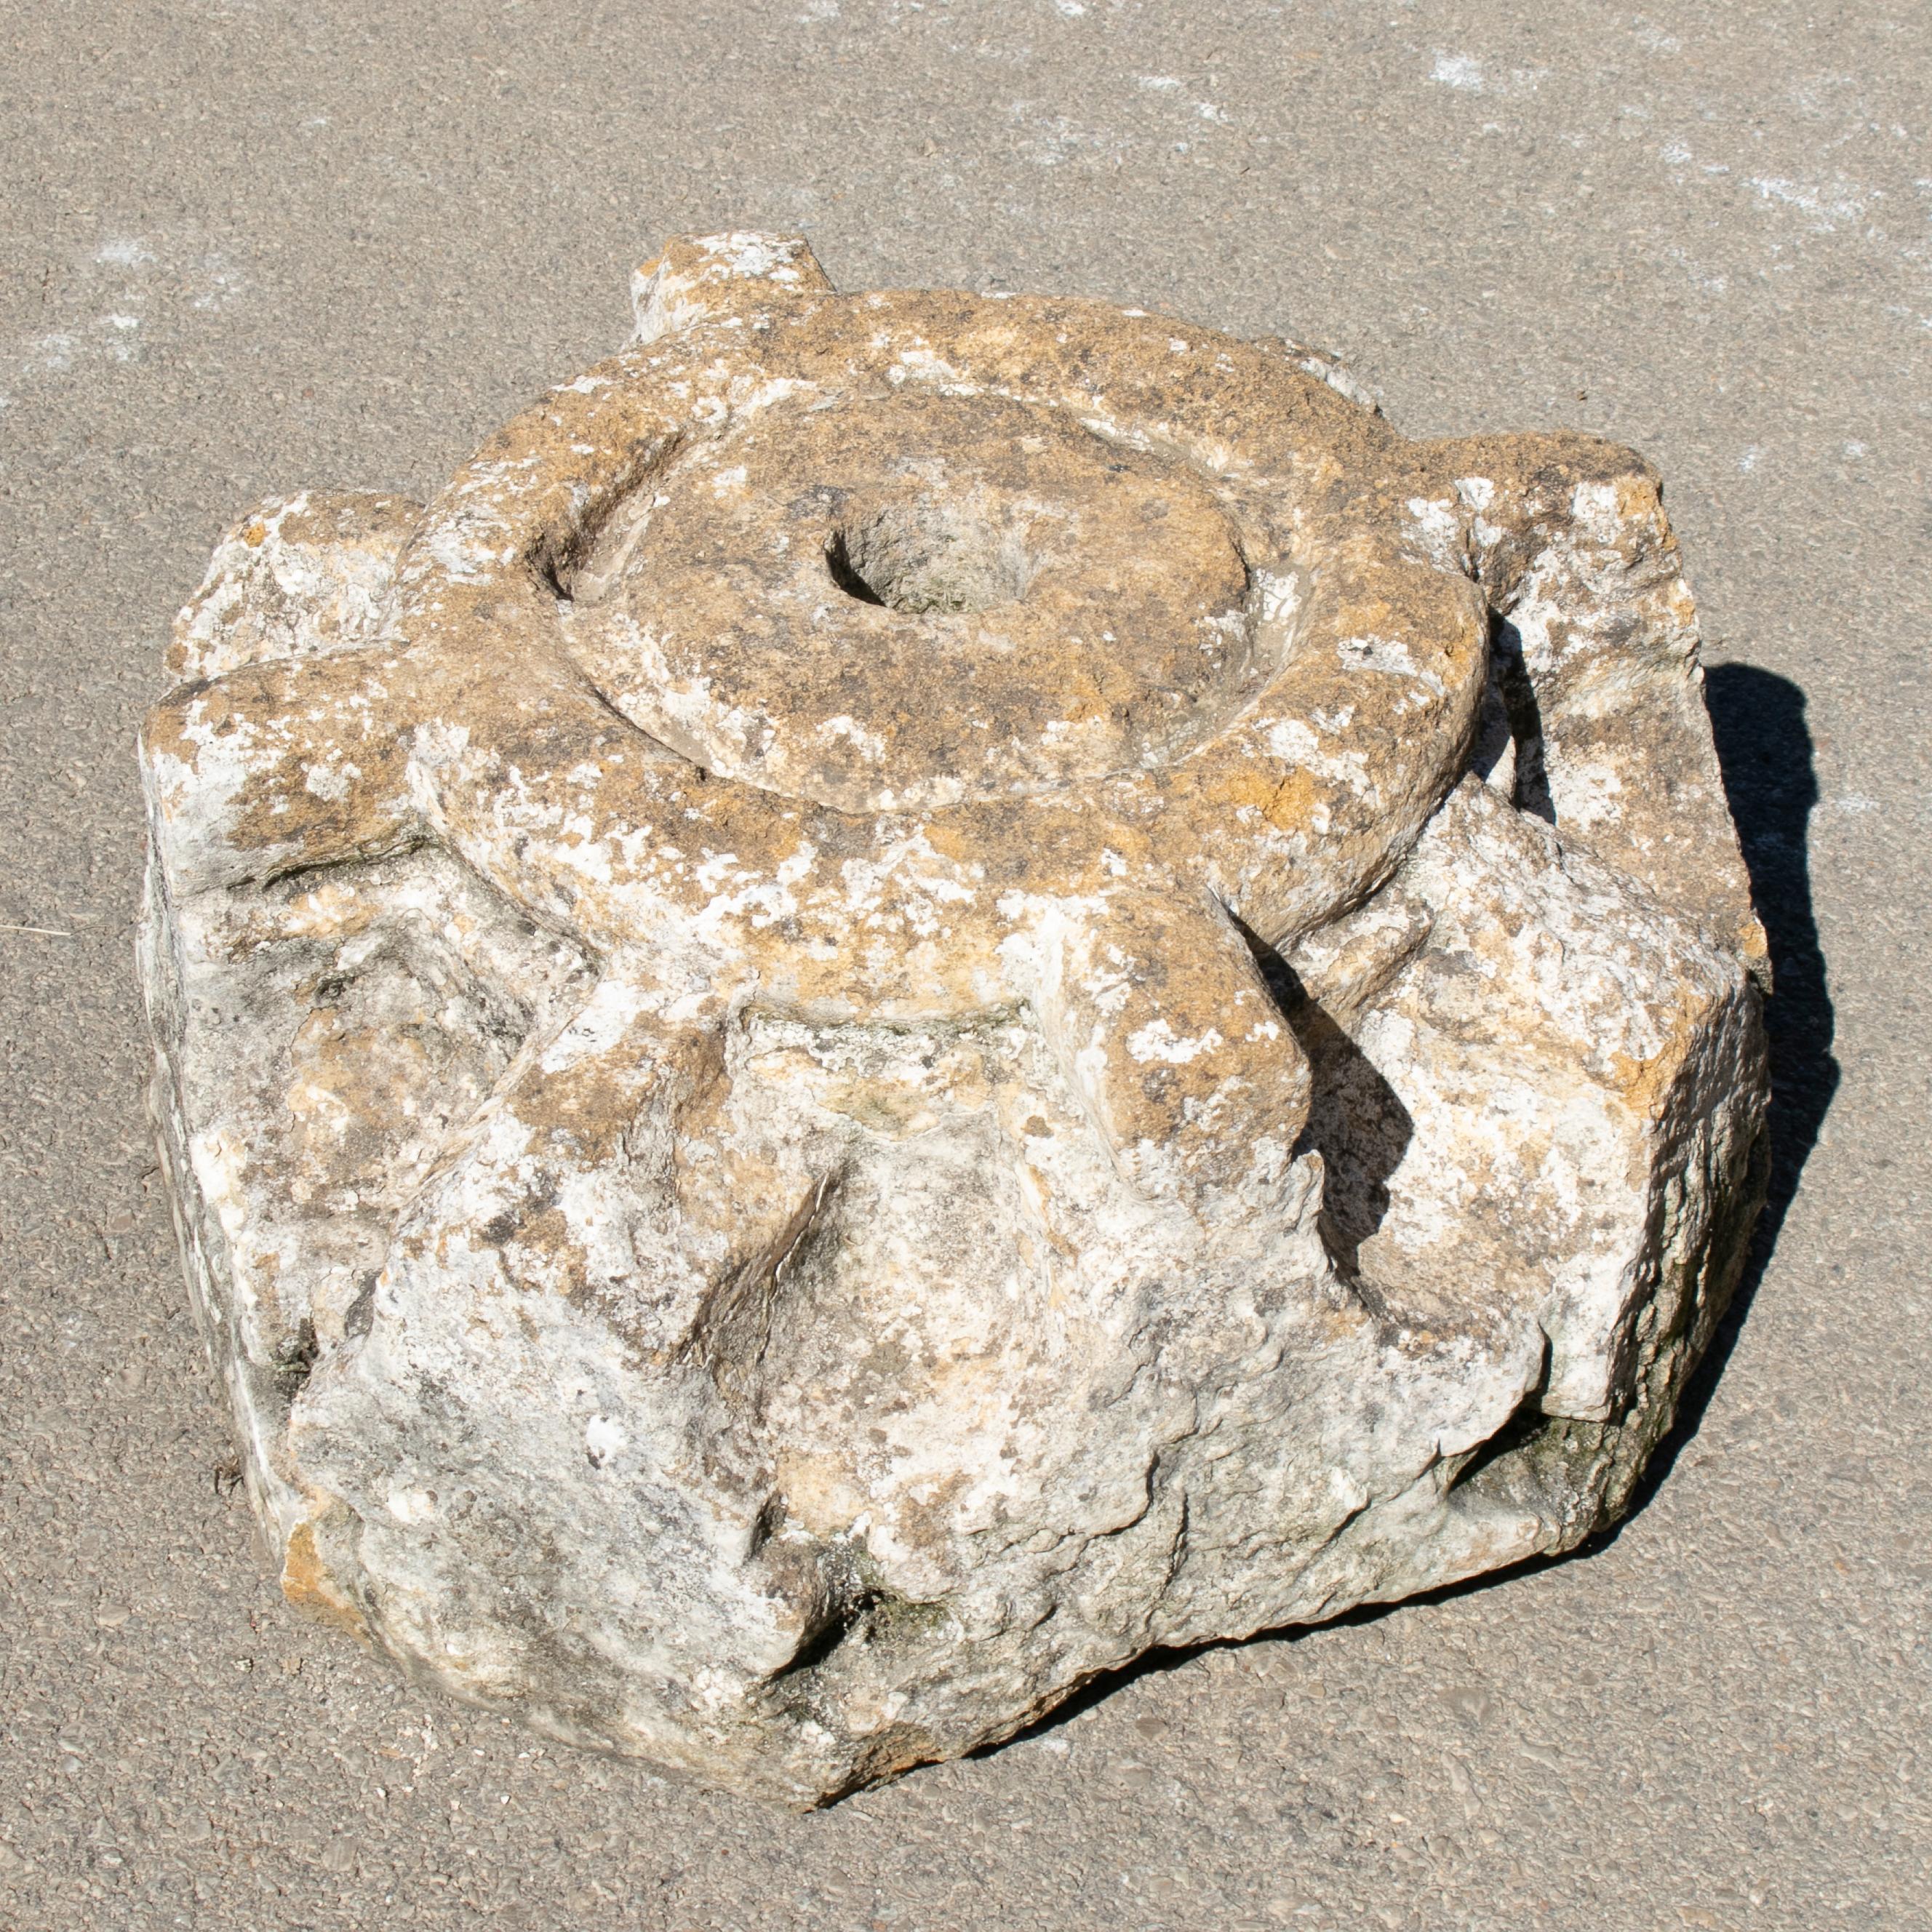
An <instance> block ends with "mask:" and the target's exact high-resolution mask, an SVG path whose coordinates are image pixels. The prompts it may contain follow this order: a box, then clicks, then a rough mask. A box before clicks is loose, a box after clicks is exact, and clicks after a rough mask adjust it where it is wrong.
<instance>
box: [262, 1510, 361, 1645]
mask: <svg viewBox="0 0 1932 1932" xmlns="http://www.w3.org/2000/svg"><path fill="white" fill-rule="evenodd" d="M282 1595H284V1597H286V1598H287V1599H288V1601H290V1603H291V1604H293V1605H294V1606H295V1607H296V1609H297V1610H300V1611H302V1612H303V1613H305V1615H307V1616H312V1617H314V1618H315V1619H317V1620H318V1621H319V1622H322V1623H325V1624H327V1625H330V1626H331V1627H332V1628H334V1629H336V1630H339V1631H347V1633H348V1634H349V1635H350V1636H351V1637H354V1638H355V1639H356V1641H357V1642H358V1643H363V1644H368V1643H373V1641H374V1638H373V1637H372V1635H371V1631H370V1629H369V1624H368V1619H367V1618H366V1617H365V1616H364V1615H363V1613H362V1607H361V1606H360V1605H359V1604H357V1603H356V1601H355V1599H354V1598H353V1597H351V1596H350V1595H349V1593H348V1592H347V1591H346V1590H344V1589H343V1587H342V1586H341V1584H340V1583H338V1582H337V1581H336V1580H335V1577H333V1576H332V1575H331V1574H329V1570H328V1568H326V1565H324V1564H323V1560H322V1556H321V1553H320V1552H319V1551H318V1550H317V1548H316V1543H315V1526H314V1523H311V1522H303V1523H297V1524H296V1526H295V1529H294V1530H293V1532H292V1533H291V1534H290V1537H289V1543H288V1548H287V1551H286V1552H285V1553H284V1556H283V1559H282Z"/></svg>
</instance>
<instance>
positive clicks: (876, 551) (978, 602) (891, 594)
mask: <svg viewBox="0 0 1932 1932" xmlns="http://www.w3.org/2000/svg"><path fill="white" fill-rule="evenodd" d="M825 567H826V569H827V571H829V572H830V573H831V577H832V582H833V583H835V584H837V585H838V587H839V589H841V590H842V591H844V593H845V594H846V595H847V596H848V597H852V598H857V600H858V601H859V602H860V603H862V604H882V605H883V606H884V607H885V608H886V610H902V611H904V612H906V613H907V614H908V615H910V616H920V615H924V614H925V613H929V612H935V611H936V612H956V611H962V610H988V609H990V608H991V607H992V606H993V605H994V604H1011V603H1013V602H1014V601H1016V600H1017V599H1018V598H1021V597H1022V596H1024V595H1025V594H1026V587H1027V581H1028V578H1029V577H1031V574H1032V569H1031V564H1030V562H1029V560H1028V556H1027V554H1026V550H1025V546H1024V544H1022V541H1021V538H1020V534H1019V531H1017V530H1016V529H1010V528H1008V529H1001V528H1000V527H999V526H997V525H995V524H994V523H992V522H990V521H989V520H988V519H987V518H986V517H984V516H983V515H981V514H978V513H977V511H976V510H975V509H974V507H973V506H971V505H967V504H960V503H956V502H944V501H941V500H940V499H935V498H933V497H919V498H916V499H913V501H911V502H902V503H894V504H892V505H889V506H888V507H887V508H885V509H883V510H880V511H876V512H874V514H871V515H870V516H868V517H862V518H859V519H856V520H853V521H852V522H850V523H847V524H845V525H844V526H842V527H841V528H840V529H836V530H834V531H833V532H832V536H831V539H830V541H829V542H828V543H827V544H826V547H825Z"/></svg>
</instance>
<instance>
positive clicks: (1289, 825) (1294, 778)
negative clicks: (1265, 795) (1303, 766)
mask: <svg viewBox="0 0 1932 1932" xmlns="http://www.w3.org/2000/svg"><path fill="white" fill-rule="evenodd" d="M1317 795H1318V794H1317V792H1316V784H1315V781H1314V779H1313V778H1312V777H1310V775H1309V774H1308V773H1307V772H1301V771H1297V772H1289V774H1288V775H1287V776H1286V778H1283V780H1282V781H1281V782H1280V784H1278V785H1277V786H1276V787H1275V788H1274V793H1272V795H1271V796H1270V798H1269V799H1268V803H1267V805H1265V806H1264V807H1263V808H1262V817H1264V818H1265V819H1266V820H1268V823H1270V824H1271V825H1272V826H1274V827H1275V829H1277V831H1280V832H1305V831H1306V830H1307V829H1308V825H1309V821H1310V820H1311V819H1312V818H1313V817H1314V815H1315V804H1316V797H1317Z"/></svg>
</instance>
